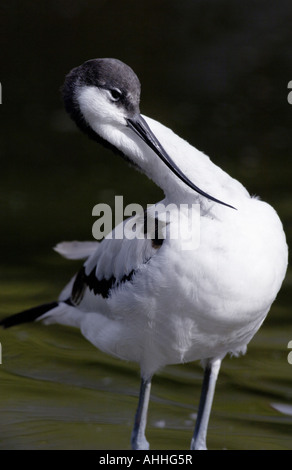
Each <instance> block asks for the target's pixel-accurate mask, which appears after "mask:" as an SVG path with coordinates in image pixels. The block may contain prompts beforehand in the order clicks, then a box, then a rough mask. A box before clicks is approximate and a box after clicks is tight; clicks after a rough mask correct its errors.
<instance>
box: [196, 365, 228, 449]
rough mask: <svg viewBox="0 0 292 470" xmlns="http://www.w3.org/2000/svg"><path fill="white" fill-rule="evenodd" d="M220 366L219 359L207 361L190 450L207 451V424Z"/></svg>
mask: <svg viewBox="0 0 292 470" xmlns="http://www.w3.org/2000/svg"><path fill="white" fill-rule="evenodd" d="M220 366H221V359H208V361H207V363H206V366H205V372H204V380H203V386H202V392H201V398H200V404H199V409H198V416H197V421H196V426H195V431H194V435H193V438H192V442H191V449H192V450H207V446H206V437H207V429H208V422H209V417H210V412H211V408H212V403H213V397H214V392H215V386H216V381H217V377H218V373H219V369H220Z"/></svg>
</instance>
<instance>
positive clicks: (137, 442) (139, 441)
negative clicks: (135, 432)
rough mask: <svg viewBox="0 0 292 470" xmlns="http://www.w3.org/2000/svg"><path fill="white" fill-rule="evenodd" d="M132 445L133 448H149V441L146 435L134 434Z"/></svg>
mask: <svg viewBox="0 0 292 470" xmlns="http://www.w3.org/2000/svg"><path fill="white" fill-rule="evenodd" d="M131 445H132V449H133V450H149V448H150V446H149V442H148V441H147V439H146V437H145V436H132V439H131Z"/></svg>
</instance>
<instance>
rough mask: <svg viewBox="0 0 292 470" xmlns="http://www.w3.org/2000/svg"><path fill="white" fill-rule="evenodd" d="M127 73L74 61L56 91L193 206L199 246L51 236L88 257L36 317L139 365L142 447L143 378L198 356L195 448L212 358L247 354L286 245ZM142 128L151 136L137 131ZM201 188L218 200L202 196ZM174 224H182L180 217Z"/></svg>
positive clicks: (209, 390)
mask: <svg viewBox="0 0 292 470" xmlns="http://www.w3.org/2000/svg"><path fill="white" fill-rule="evenodd" d="M86 64H87V65H86ZM82 67H83V68H82ZM88 70H89V71H90V74H89V72H88ZM94 74H95V76H96V83H95V84H94V83H93V78H92V77H94ZM132 74H133V72H132V71H131V69H129V68H128V67H127V66H125V65H124V64H122V63H120V62H119V61H114V60H113V59H98V60H96V61H89V62H87V63H85V64H84V65H83V66H81V67H79V68H77V69H74V70H73V72H71V74H70V75H69V76H68V77H69V78H67V90H66V89H65V92H64V94H65V103H66V106H67V110H68V111H69V112H70V114H71V116H72V117H73V119H74V120H75V121H76V122H77V124H78V125H79V126H80V127H81V128H82V130H85V131H88V133H92V131H93V132H94V134H95V135H96V136H97V138H101V139H102V140H103V141H106V142H107V143H109V144H110V145H111V146H112V147H114V148H115V149H118V150H119V151H121V152H122V153H123V154H124V155H126V156H127V157H128V158H129V159H130V161H131V162H132V163H133V164H134V165H136V166H138V167H139V169H140V170H142V171H143V172H145V174H146V175H147V176H148V177H149V178H151V179H152V180H153V181H154V182H155V183H156V184H157V185H159V186H160V187H161V188H162V189H163V191H164V194H165V199H164V201H162V202H163V203H164V204H165V205H166V206H167V205H168V204H173V203H174V204H176V205H179V204H188V205H190V206H191V205H192V204H200V226H199V227H198V228H197V229H198V230H200V243H199V246H198V247H194V248H193V249H187V250H185V249H183V248H182V239H181V238H178V239H170V238H169V237H167V230H166V228H165V232H164V235H165V236H166V238H165V239H163V240H162V241H161V240H160V242H159V243H158V244H157V243H155V242H154V243H153V239H147V238H144V239H135V238H134V239H131V240H129V239H127V238H123V239H115V237H114V233H113V234H112V235H111V236H110V237H106V238H105V239H104V240H103V241H102V242H101V243H97V242H84V243H80V242H72V243H69V242H66V243H61V244H60V245H58V246H57V247H56V250H57V251H58V252H59V253H60V254H62V255H63V256H65V257H66V258H69V259H78V258H86V261H85V263H84V269H83V271H81V272H80V273H79V274H78V275H77V276H76V277H74V279H72V280H71V282H70V283H69V284H68V286H66V288H65V289H64V290H63V292H62V294H61V296H60V299H59V304H58V305H57V306H55V307H54V308H53V309H51V310H49V311H47V312H46V313H45V314H43V315H41V316H40V317H39V319H40V320H44V321H45V322H46V323H53V322H57V323H62V324H67V325H73V326H76V327H78V328H80V330H81V332H82V334H83V335H84V336H85V337H86V338H87V339H88V340H89V341H90V342H91V343H93V344H94V345H95V346H96V347H98V348H99V349H101V350H102V351H104V352H105V353H108V354H111V355H113V356H116V357H119V358H121V359H126V360H130V361H135V362H137V363H138V364H139V365H140V367H141V376H142V385H141V395H140V401H139V406H138V411H137V415H136V421H135V426H134V431H133V435H132V446H133V448H140V449H143V448H144V449H146V448H148V443H147V441H146V438H145V426H146V415H147V405H148V399H149V394H150V381H151V377H152V375H153V374H154V373H155V372H156V371H157V370H158V369H160V368H162V367H163V366H165V365H167V364H177V363H183V362H189V361H195V360H201V361H202V363H203V365H204V366H205V368H206V372H205V382H204V387H203V392H202V399H201V403H200V407H199V416H198V420H197V425H196V429H195V434H194V437H193V440H192V445H191V447H192V448H193V449H203V448H206V433H207V425H208V419H209V414H210V409H211V404H212V398H213V393H214V387H215V382H216V377H217V374H218V372H219V368H220V363H221V360H222V359H223V358H224V356H225V355H226V354H227V353H232V354H234V355H238V354H240V353H243V352H245V350H246V346H247V344H248V343H249V341H250V340H251V338H252V337H253V336H254V334H255V333H256V332H257V330H258V329H259V327H260V326H261V324H262V322H263V321H264V319H265V317H266V315H267V313H268V311H269V309H270V307H271V304H272V303H273V301H274V300H275V297H276V295H277V293H278V291H279V289H280V287H281V284H282V281H283V279H284V276H285V272H286V268H287V245H286V241H285V235H284V232H283V228H282V224H281V222H280V220H279V217H278V215H277V214H276V212H275V211H274V209H272V208H271V207H270V206H269V205H268V204H266V203H265V202H262V201H261V200H260V199H258V198H254V197H251V196H250V195H249V193H248V192H247V190H246V189H245V188H244V187H243V186H242V185H241V184H240V183H239V182H238V181H236V180H235V179H233V178H231V177H230V176H229V175H228V174H227V173H225V172H224V171H223V170H221V169H220V168H219V167H217V166H216V165H215V164H214V163H212V162H211V160H210V159H209V158H208V157H207V156H206V155H204V154H203V153H202V152H199V151H198V150H196V149H195V148H194V147H192V146H191V145H190V144H188V143H187V142H186V141H185V140H183V139H181V138H180V137H178V136H177V135H176V134H175V133H173V132H172V131H171V130H170V129H168V128H166V127H165V126H163V125H162V124H160V123H159V122H157V121H155V120H153V119H150V118H148V117H146V116H144V117H142V118H141V116H140V115H139V119H138V118H137V116H138V103H139V93H138V92H137V87H138V85H137V81H136V80H137V78H136V76H135V75H133V76H132ZM88 77H90V79H89V78H88ZM124 82H125V83H127V86H128V88H127V86H126V85H125V83H124ZM68 83H69V85H70V86H69V85H68ZM113 85H114V86H113ZM113 90H118V91H116V94H115V93H113ZM118 93H120V98H119V99H115V98H117V96H118ZM70 94H71V95H72V96H73V99H72V96H71V101H70V100H69V98H70ZM123 94H124V101H122V96H123ZM137 97H138V98H137ZM66 100H67V101H66ZM137 100H138V101H137ZM68 102H69V104H68ZM131 105H132V107H131ZM76 110H77V111H76ZM74 113H75V114H74ZM76 113H77V114H76ZM78 113H79V114H78ZM80 116H81V118H82V120H80ZM137 122H139V125H140V126H141V125H142V126H143V132H142V131H140V127H138V125H137ZM141 123H142V124H141ZM145 123H146V124H145ZM148 126H149V128H150V129H151V131H152V133H153V135H154V137H153V136H152V135H150V134H149V133H148V134H147V132H148V129H149V128H148ZM145 129H146V130H145ZM89 131H90V132H89ZM145 135H146V138H145ZM91 136H92V135H91ZM149 136H150V137H149ZM152 137H153V139H154V140H153V139H152ZM155 138H156V139H157V141H156V140H155ZM147 139H148V140H147ZM151 139H152V140H153V142H154V144H153V145H154V146H153V145H152V144H151V142H152V140H151ZM157 142H158V143H157ZM151 145H152V146H151ZM159 146H160V147H159ZM161 154H162V157H161ZM157 156H158V157H160V158H161V159H160V158H158V157H157ZM163 158H166V159H167V161H169V162H170V166H173V167H174V166H176V167H178V168H179V170H180V171H181V172H182V174H183V176H186V177H187V179H188V180H190V181H191V182H192V183H194V185H195V186H194V188H195V190H194V188H192V187H189V186H190V185H189V186H187V184H186V182H185V180H184V181H182V178H180V175H178V174H177V173H174V172H173V171H172V169H171V168H170V166H169V165H168V168H167V166H166V164H165V161H164V160H163ZM168 159H169V160H168ZM199 187H200V188H202V190H203V194H204V193H206V192H207V196H209V195H210V194H212V196H213V195H214V196H216V198H219V200H217V199H215V198H214V197H212V196H210V198H209V197H205V195H203V194H202V191H201V190H199ZM197 190H198V191H199V192H196V191H197ZM200 191H201V192H200ZM216 201H217V202H216ZM227 203H228V204H231V205H232V206H233V207H235V208H236V210H234V209H233V208H230V207H226V205H228V204H227ZM224 204H225V205H224ZM154 211H155V206H153V207H152V208H151V209H149V213H148V216H149V217H153V218H155V213H154ZM137 221H138V219H137ZM138 222H139V221H138ZM140 222H141V221H140ZM171 223H173V224H175V223H176V222H175V220H171V219H170V224H171ZM180 223H181V224H182V228H183V230H184V225H183V224H185V228H186V229H187V224H188V217H187V216H186V215H185V214H184V215H183V217H182V219H181V220H180ZM124 224H125V222H124ZM72 289H73V291H72ZM70 296H71V297H70ZM68 299H70V300H69V301H68ZM4 326H5V325H4Z"/></svg>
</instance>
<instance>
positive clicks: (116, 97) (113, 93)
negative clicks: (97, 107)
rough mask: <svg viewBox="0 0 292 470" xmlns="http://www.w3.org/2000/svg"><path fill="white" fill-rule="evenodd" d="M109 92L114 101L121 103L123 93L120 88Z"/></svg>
mask: <svg viewBox="0 0 292 470" xmlns="http://www.w3.org/2000/svg"><path fill="white" fill-rule="evenodd" d="M109 92H110V95H111V99H112V100H113V101H119V100H120V99H121V97H122V92H121V91H120V90H119V89H118V88H112V89H111V90H109Z"/></svg>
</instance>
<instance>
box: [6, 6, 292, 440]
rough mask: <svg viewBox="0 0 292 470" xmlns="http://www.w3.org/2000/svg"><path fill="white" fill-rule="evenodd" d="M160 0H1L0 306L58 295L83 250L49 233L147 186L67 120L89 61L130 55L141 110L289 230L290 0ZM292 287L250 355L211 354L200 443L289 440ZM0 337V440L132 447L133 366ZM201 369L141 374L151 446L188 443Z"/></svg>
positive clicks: (70, 228)
mask: <svg viewBox="0 0 292 470" xmlns="http://www.w3.org/2000/svg"><path fill="white" fill-rule="evenodd" d="M163 3H164V2H161V4H160V2H159V6H158V5H157V2H152V1H147V2H143V1H142V2H139V5H136V6H135V5H133V2H130V1H126V2H123V8H122V9H121V4H120V2H118V1H112V2H101V1H100V2H96V1H94V2H93V1H92V2H91V1H90V2H86V5H85V3H84V4H83V3H82V2H79V1H77V0H76V1H75V2H72V4H70V5H71V7H70V9H69V8H68V5H67V2H65V0H64V1H58V2H50V5H49V6H47V7H46V10H44V9H43V8H42V6H41V5H37V4H36V3H35V2H32V1H27V2H18V1H14V2H13V1H10V2H9V3H8V2H7V3H5V2H4V3H3V6H2V7H1V8H2V9H3V11H4V14H5V15H6V17H5V19H6V21H5V24H4V25H3V28H2V35H3V39H4V43H5V45H6V47H3V48H2V50H1V55H2V58H1V64H2V66H3V69H2V72H1V76H0V80H1V83H2V99H3V104H2V105H1V107H0V112H1V114H0V115H1V133H2V136H1V185H0V210H1V231H0V242H1V243H0V246H1V271H0V276H1V277H0V285H1V308H0V316H1V317H4V316H6V315H8V314H12V313H15V312H17V311H19V310H22V309H24V308H28V307H30V306H32V305H37V304H38V303H43V302H48V301H51V300H54V299H55V298H56V297H57V295H58V293H59V291H60V290H61V289H62V287H63V285H64V284H65V282H67V280H68V279H70V277H71V276H72V275H73V274H74V272H75V271H76V270H77V269H78V268H79V266H80V263H79V262H70V261H66V260H63V259H61V258H60V257H59V256H58V255H57V254H56V253H54V252H53V251H52V249H51V247H52V246H54V245H55V244H56V243H57V242H59V241H61V240H72V239H79V240H86V239H90V238H91V227H92V224H93V222H94V218H93V217H92V215H91V211H92V208H93V207H94V205H95V204H97V203H98V202H105V203H108V204H112V205H113V203H114V196H115V195H120V194H121V195H123V196H124V203H125V205H126V204H128V203H131V202H136V203H139V204H141V205H144V206H145V205H146V204H147V203H151V202H154V201H156V200H159V199H160V198H161V191H160V190H159V189H158V188H156V187H155V186H154V184H153V183H152V182H150V181H148V180H147V179H146V178H145V177H144V176H143V175H140V174H138V173H137V172H135V171H134V170H132V169H129V168H128V167H127V166H126V164H125V163H124V162H123V161H121V160H120V159H119V158H118V157H116V156H113V155H112V154H111V153H110V152H108V151H105V150H103V149H101V148H98V147H97V146H96V144H95V143H94V142H90V141H88V140H87V139H86V138H85V137H84V136H82V135H81V134H80V133H79V132H78V131H77V132H76V131H75V129H74V127H72V126H71V124H70V122H69V121H68V120H67V119H66V116H65V114H64V112H63V110H62V103H61V101H60V99H59V94H58V90H59V87H60V85H61V83H62V80H63V76H64V74H65V73H66V72H67V71H68V70H69V69H70V68H71V67H73V66H75V65H78V64H79V63H81V62H82V61H83V60H85V59H87V58H91V57H95V56H100V57H107V56H115V57H119V58H121V59H122V60H124V61H126V62H128V63H129V64H130V65H132V66H133V68H134V69H135V70H136V71H137V73H138V74H139V75H140V77H141V79H142V106H141V109H142V111H143V112H144V113H145V114H149V115H151V116H153V117H156V118H157V119H159V120H161V121H163V122H164V123H165V124H167V125H169V126H170V127H172V128H173V129H175V130H176V132H178V133H179V134H181V135H183V136H184V137H185V138H187V139H188V140H189V141H190V142H191V143H193V144H194V145H196V146H197V147H198V148H200V149H202V150H203V151H204V152H206V153H207V154H209V155H210V156H211V157H212V159H213V161H215V162H216V163H218V165H219V166H221V167H222V168H224V169H225V170H226V171H228V172H230V173H231V174H232V175H233V176H234V177H236V178H238V179H239V180H240V181H242V182H243V184H244V185H246V186H247V188H248V189H249V190H250V192H251V193H256V194H259V195H260V196H261V197H262V198H263V199H265V200H267V201H268V202H270V203H271V204H272V205H273V206H274V207H275V208H276V210H277V211H278V213H279V215H280V217H281V219H282V221H283V223H284V226H285V232H286V234H287V238H288V243H290V241H291V238H292V233H291V228H292V210H291V207H292V205H291V202H292V198H291V176H292V174H291V173H292V165H291V148H292V145H291V144H292V141H291V113H292V106H291V105H289V104H288V102H287V83H288V82H289V80H291V79H292V77H291V76H289V75H288V73H287V70H290V69H289V66H288V64H290V62H291V57H290V55H291V53H290V44H291V38H290V36H291V27H290V25H291V21H289V18H290V16H291V13H292V12H291V5H289V4H288V2H284V1H283V2H281V4H280V6H279V5H277V6H273V2H265V8H264V10H263V9H262V8H261V2H258V4H257V5H256V6H255V5H253V3H254V2H245V4H244V5H242V4H239V3H238V2H231V1H221V0H220V2H218V1H217V2H212V1H210V0H209V1H206V0H205V1H204V2H192V1H186V2H184V6H180V4H177V2H175V1H168V2H167V4H166V5H164V7H163ZM234 3H236V8H235V6H234ZM72 5H73V6H72ZM84 5H85V6H84ZM141 5H142V6H141ZM165 6H167V8H165ZM263 11H264V13H263ZM113 12H114V13H113ZM222 12H224V14H223V13H222ZM134 20H136V21H134ZM162 25H163V27H162ZM140 28H143V31H144V34H141V32H140ZM110 31H111V33H112V34H109V32H110ZM147 31H148V33H147ZM133 44H134V46H133ZM154 70H155V73H154ZM178 85H179V86H178ZM290 244H291V243H290ZM291 284H292V273H291V270H290V269H289V271H288V274H287V277H286V280H285V283H284V285H283V288H282V290H281V292H280V294H279V296H278V299H277V301H276V302H275V304H274V305H273V307H272V309H271V311H270V314H269V316H268V318H267V320H266V321H265V323H264V325H263V327H262V328H261V330H260V331H259V332H258V334H257V335H256V336H255V338H254V339H253V340H252V342H251V343H250V345H249V348H248V352H247V354H246V355H245V356H243V357H241V358H237V359H236V358H229V357H228V358H226V359H225V360H224V362H223V365H222V370H221V373H220V375H219V380H218V384H217V389H216V395H215V400H214V406H213V410H212V415H211V421H210V427H209V434H208V446H209V448H210V449H292V439H291V431H292V427H291V424H292V412H291V402H292V387H291V378H292V365H290V364H289V363H288V360H287V357H288V353H289V351H290V350H289V349H288V347H287V346H288V342H289V341H290V340H292V329H291V313H290V312H291ZM0 341H1V344H2V364H1V366H0V390H1V391H0V396H1V400H0V416H1V419H0V422H1V425H0V449H129V442H130V434H131V427H132V422H133V417H134V414H135V409H136V406H137V399H138V390H139V371H138V368H137V366H136V365H134V364H129V363H124V362H121V361H118V360H115V359H112V358H111V357H109V356H106V355H104V354H102V353H100V352H99V351H97V350H96V349H95V348H94V347H93V346H92V345H91V344H89V343H88V342H87V341H86V340H85V339H84V338H82V336H81V335H80V333H79V332H78V331H76V330H75V329H73V328H65V327H61V326H55V325H54V326H49V327H44V326H42V325H39V324H27V325H21V326H19V327H16V328H13V329H11V330H5V331H0ZM201 382H202V369H201V368H200V366H199V364H186V365H183V366H172V367H167V368H165V369H164V370H162V371H160V372H159V373H158V374H157V375H156V376H155V378H154V380H153V387H152V395H151V402H150V409H149V419H148V429H147V437H148V440H149V441H150V443H151V448H152V449H188V448H189V444H190V440H191V436H192V432H193V428H194V424H195V417H196V412H197V407H198V402H199V395H200V387H201Z"/></svg>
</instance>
